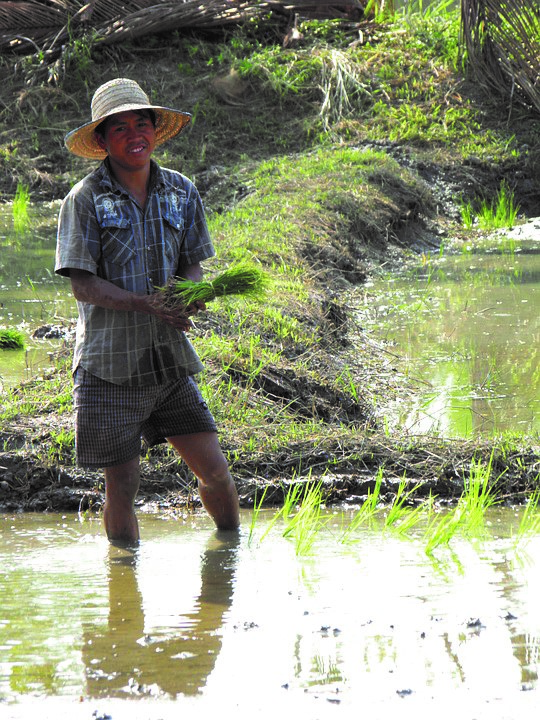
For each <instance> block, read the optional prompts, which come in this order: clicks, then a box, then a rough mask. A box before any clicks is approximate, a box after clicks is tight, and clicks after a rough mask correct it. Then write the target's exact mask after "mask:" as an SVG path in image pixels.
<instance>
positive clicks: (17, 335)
mask: <svg viewBox="0 0 540 720" xmlns="http://www.w3.org/2000/svg"><path fill="white" fill-rule="evenodd" d="M24 346H25V340H24V335H23V333H22V332H19V330H0V349H5V350H12V349H17V350H22V349H23V348H24Z"/></svg>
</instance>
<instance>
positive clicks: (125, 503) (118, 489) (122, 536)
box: [103, 457, 140, 545]
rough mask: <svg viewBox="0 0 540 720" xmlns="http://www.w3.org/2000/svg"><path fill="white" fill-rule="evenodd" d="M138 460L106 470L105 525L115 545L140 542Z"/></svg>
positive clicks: (108, 535)
mask: <svg viewBox="0 0 540 720" xmlns="http://www.w3.org/2000/svg"><path fill="white" fill-rule="evenodd" d="M139 483H140V470H139V458H138V457H136V458H134V459H133V460H130V461H129V462H127V463H123V464H122V465H115V466H113V467H108V468H105V506H104V508H103V522H104V524H105V531H106V533H107V537H108V538H109V540H110V541H111V543H113V544H115V545H116V544H118V545H131V544H135V543H137V542H138V541H139V524H138V522H137V518H136V517H135V509H134V504H135V497H136V496H137V492H138V490H139Z"/></svg>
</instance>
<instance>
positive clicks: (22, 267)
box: [0, 202, 76, 390]
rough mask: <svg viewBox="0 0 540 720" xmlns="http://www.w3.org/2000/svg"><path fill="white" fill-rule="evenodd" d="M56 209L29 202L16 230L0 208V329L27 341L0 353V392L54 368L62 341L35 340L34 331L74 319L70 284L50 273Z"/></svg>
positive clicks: (6, 207) (56, 206)
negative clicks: (18, 333)
mask: <svg viewBox="0 0 540 720" xmlns="http://www.w3.org/2000/svg"><path fill="white" fill-rule="evenodd" d="M58 209H59V204H58V203H57V202H53V203H33V204H32V205H30V206H29V207H28V219H27V221H26V222H25V223H24V225H23V227H22V228H19V229H18V230H16V229H15V226H14V222H13V213H12V209H11V206H10V205H4V206H0V329H4V328H10V329H18V330H20V331H21V332H22V333H23V335H24V336H25V341H26V347H25V348H24V349H22V350H12V349H10V350H2V349H0V390H1V389H2V388H9V387H12V386H14V385H16V384H18V383H19V382H21V380H27V379H30V378H32V377H36V376H39V375H40V374H41V373H43V372H44V371H45V370H46V369H47V368H48V367H49V366H51V365H52V364H53V361H52V360H51V353H55V352H57V351H58V350H59V349H60V347H61V346H62V341H61V340H59V339H47V338H39V337H34V332H35V330H36V329H37V328H39V327H44V326H51V325H59V324H60V325H61V324H66V323H68V322H69V321H70V320H71V319H72V318H74V317H75V316H76V308H75V301H74V300H73V296H72V295H71V293H70V291H69V281H68V280H66V278H61V277H59V276H58V275H55V274H54V254H55V248H56V218H57V215H58Z"/></svg>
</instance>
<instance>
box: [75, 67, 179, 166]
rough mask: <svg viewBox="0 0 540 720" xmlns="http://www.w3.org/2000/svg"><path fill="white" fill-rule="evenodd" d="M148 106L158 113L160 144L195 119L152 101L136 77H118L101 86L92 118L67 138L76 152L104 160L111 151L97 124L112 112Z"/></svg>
mask: <svg viewBox="0 0 540 720" xmlns="http://www.w3.org/2000/svg"><path fill="white" fill-rule="evenodd" d="M145 109H146V110H153V111H154V112H155V114H156V145H161V143H164V142H165V141H166V140H169V138H172V137H174V136H175V135H177V134H178V133H179V132H180V131H181V130H182V129H183V128H184V127H185V126H186V125H187V124H188V123H189V121H190V120H191V115H190V114H189V113H185V112H181V111H180V110H172V109H171V108H167V107H161V106H159V105H151V104H150V100H149V99H148V95H147V94H146V93H145V92H144V91H143V90H142V89H141V87H140V86H139V85H138V84H137V83H136V82H135V81H134V80H129V79H127V78H116V79H115V80H111V81H110V82H107V83H105V84H104V85H101V86H100V87H98V89H97V90H96V92H95V93H94V97H93V98H92V121H91V122H88V123H85V124H84V125H81V127H79V128H77V129H76V130H72V131H71V132H70V133H68V134H67V135H66V137H65V138H64V142H65V144H66V147H67V149H68V150H70V151H71V152H72V153H74V154H75V155H80V156H81V157H84V158H93V159H96V160H103V159H104V158H105V157H107V153H106V152H105V150H103V148H101V147H100V146H99V145H98V143H97V141H96V137H95V134H94V130H95V129H96V127H97V126H98V125H99V124H100V123H101V122H103V120H105V118H108V117H109V116H110V115H114V114H116V113H121V112H128V111H130V110H145Z"/></svg>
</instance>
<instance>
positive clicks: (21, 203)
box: [12, 183, 30, 233]
mask: <svg viewBox="0 0 540 720" xmlns="http://www.w3.org/2000/svg"><path fill="white" fill-rule="evenodd" d="M29 202H30V193H29V192H28V187H27V186H26V185H23V184H22V183H18V185H17V190H16V191H15V197H14V199H13V208H12V213H13V228H14V230H15V232H16V233H22V232H24V231H25V230H27V228H28V223H29V221H28V203H29Z"/></svg>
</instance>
